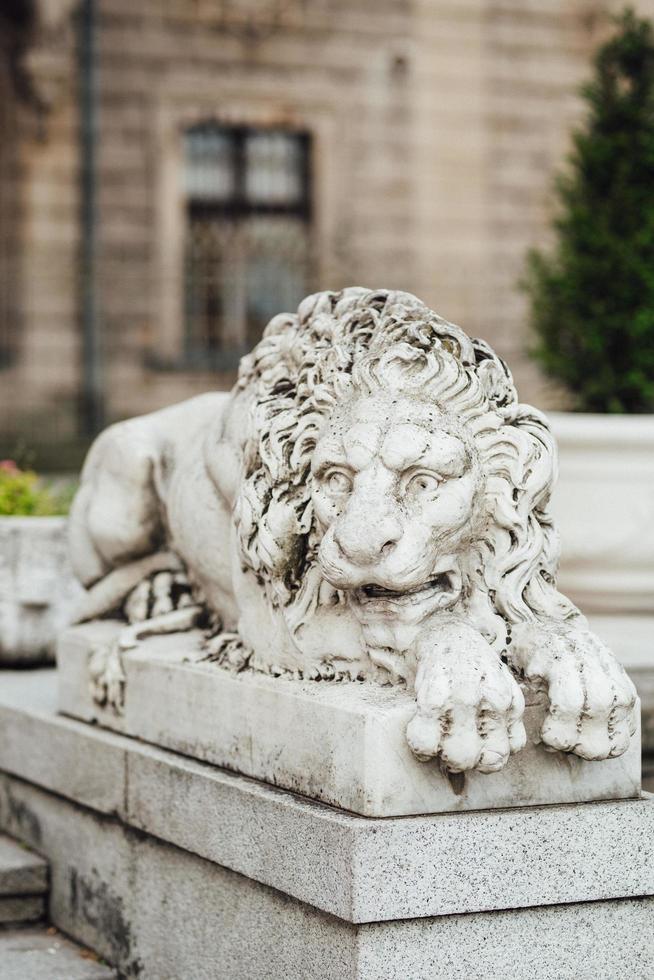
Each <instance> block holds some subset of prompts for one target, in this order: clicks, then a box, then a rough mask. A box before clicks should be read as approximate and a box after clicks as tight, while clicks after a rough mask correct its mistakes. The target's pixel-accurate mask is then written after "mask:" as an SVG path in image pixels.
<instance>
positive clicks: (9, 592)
mask: <svg viewBox="0 0 654 980" xmlns="http://www.w3.org/2000/svg"><path fill="white" fill-rule="evenodd" d="M66 522H67V519H66V518H65V517H0V667H23V666H32V665H35V664H39V663H47V662H50V661H53V660H54V645H55V640H56V637H57V634H58V633H59V632H60V631H61V630H62V629H63V628H64V627H65V626H67V625H68V624H69V623H70V621H71V618H72V614H73V608H74V606H75V603H76V602H77V601H78V599H79V597H80V595H81V592H82V589H81V587H80V586H79V584H78V583H77V581H76V580H75V578H74V576H73V572H72V569H71V567H70V563H69V560H68V541H67V532H66Z"/></svg>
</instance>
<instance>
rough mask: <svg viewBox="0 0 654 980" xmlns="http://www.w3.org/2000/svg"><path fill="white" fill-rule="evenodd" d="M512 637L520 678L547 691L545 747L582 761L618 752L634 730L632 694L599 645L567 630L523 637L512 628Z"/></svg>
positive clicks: (587, 636) (615, 664)
mask: <svg viewBox="0 0 654 980" xmlns="http://www.w3.org/2000/svg"><path fill="white" fill-rule="evenodd" d="M523 632H524V631H523ZM515 641H517V644H518V646H517V650H516V653H518V654H519V658H520V666H521V668H522V670H523V671H524V673H525V676H526V677H527V678H528V679H529V680H540V681H542V682H544V684H545V687H546V689H547V694H548V697H549V709H548V712H547V715H546V717H545V721H544V723H543V728H542V731H541V738H542V740H543V742H544V743H545V745H547V746H549V747H550V748H551V749H557V750H559V751H560V752H573V753H574V754H575V755H578V756H581V758H582V759H588V760H599V759H608V758H612V757H614V756H618V755H622V753H623V752H625V751H626V750H627V748H628V747H629V740H630V737H631V736H632V735H633V733H634V732H635V730H636V725H637V717H636V711H635V705H636V698H637V695H636V689H635V687H634V685H633V684H632V682H631V680H630V679H629V677H628V676H627V674H626V673H625V671H624V669H623V667H622V666H621V665H620V664H619V663H618V661H617V660H616V659H615V657H614V656H613V655H612V654H611V652H610V651H609V650H608V649H607V648H606V647H605V646H604V644H603V643H602V642H601V641H600V640H599V639H598V638H597V637H596V636H594V635H593V634H592V633H590V632H588V631H587V630H575V629H572V628H569V629H565V628H560V629H558V630H551V631H550V630H547V631H544V632H543V631H541V632H540V633H538V634H534V633H533V631H531V632H530V633H529V634H528V636H527V637H526V638H525V637H523V635H522V634H521V632H520V631H518V633H517V636H515V637H514V642H515Z"/></svg>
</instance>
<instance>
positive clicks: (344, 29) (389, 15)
mask: <svg viewBox="0 0 654 980" xmlns="http://www.w3.org/2000/svg"><path fill="white" fill-rule="evenodd" d="M71 6H72V4H71V3H70V2H68V0H67V2H62V3H59V4H54V5H52V4H44V3H41V4H40V5H38V7H39V13H38V16H37V18H36V22H35V25H33V26H32V28H31V29H30V32H29V36H28V38H27V40H28V42H29V43H28V45H27V51H26V52H25V53H23V54H22V55H21V70H22V71H23V73H24V76H25V78H26V79H27V81H28V82H29V85H30V86H31V93H32V94H31V96H30V97H29V98H28V97H26V96H25V94H24V93H23V94H21V93H17V92H14V91H13V90H11V91H10V89H8V88H7V85H6V84H5V83H4V82H2V84H0V103H2V104H3V106H4V108H3V110H2V118H3V119H8V118H9V115H11V116H12V118H14V117H16V118H17V119H18V122H17V124H16V125H17V127H18V129H17V130H16V129H15V132H17V135H18V138H17V139H16V154H15V156H16V160H17V161H18V163H16V160H14V162H13V163H9V164H8V163H7V162H6V158H7V154H4V155H3V156H2V160H0V183H2V186H3V188H4V190H3V193H4V195H5V198H6V196H7V187H8V186H12V187H13V186H14V185H11V184H10V180H14V184H15V185H16V192H15V198H16V201H17V202H18V203H19V204H20V225H19V228H18V239H19V241H20V247H19V248H18V249H17V254H18V260H19V263H20V268H19V272H18V273H17V272H15V267H12V270H13V271H10V272H7V271H4V278H5V280H6V279H7V276H9V277H10V279H11V285H12V289H13V293H14V297H15V299H14V302H15V303H16V304H17V307H18V309H19V313H20V316H19V317H18V319H16V317H13V318H12V319H11V323H12V325H13V326H12V329H13V336H12V346H13V348H14V353H15V358H14V364H13V367H10V368H4V369H2V372H3V373H2V375H1V376H0V415H1V416H2V418H3V422H2V432H1V433H0V436H4V438H1V439H0V441H2V445H3V449H5V450H6V448H7V447H9V448H11V444H12V440H13V441H15V436H16V434H21V435H22V436H23V437H24V439H25V440H26V442H28V443H30V444H36V443H39V442H50V441H52V440H55V441H57V440H58V441H61V440H66V439H68V440H70V439H72V438H74V436H75V433H76V412H77V407H76V406H77V398H78V395H79V389H80V366H79V365H80V344H79V336H80V326H79V313H78V292H79V282H78V278H77V269H78V266H77V259H78V249H79V190H78V180H79V138H78V129H79V119H78V110H77V84H78V69H77V61H76V49H75V43H74V35H73V22H72V19H71V18H72V15H71V13H70V9H71ZM98 6H99V77H100V134H101V142H100V147H99V159H98V176H99V186H100V191H99V218H100V225H99V227H100V252H99V254H100V266H99V307H100V310H101V314H102V330H103V336H104V355H105V384H106V388H107V391H108V392H109V398H108V415H109V416H110V418H116V417H121V416H126V415H129V414H132V413H134V412H141V411H144V410H148V409H150V408H156V407H158V406H161V405H163V404H166V403H169V402H171V401H174V400H177V399H180V398H184V397H186V396H188V395H191V394H193V393H195V392H198V391H202V390H206V389H207V388H215V387H226V386H228V385H229V384H230V382H231V377H230V376H227V375H224V376H220V375H217V374H216V373H210V372H192V373H191V372H188V371H184V370H181V369H180V370H167V371H161V370H155V369H153V368H152V366H151V360H152V354H162V353H163V354H164V355H166V359H167V360H168V362H169V363H173V364H174V362H175V353H176V351H178V349H179V346H180V343H181V329H182V328H181V251H180V250H181V236H182V230H183V201H182V200H181V199H180V192H179V172H180V134H181V132H182V130H183V129H184V127H185V126H187V125H188V124H189V123H190V122H193V121H197V120H199V119H203V118H209V117H211V118H216V119H218V120H225V121H229V122H236V123H245V124H251V125H266V124H284V125H290V126H297V127H300V128H305V129H308V130H309V131H310V132H311V133H312V136H313V141H314V157H313V171H314V175H313V177H314V179H313V203H314V218H313V221H314V247H315V256H316V258H315V274H314V278H315V285H316V287H320V288H326V287H330V288H340V287H342V286H344V285H347V284H351V283H352V282H363V283H367V284H369V285H383V286H393V287H398V288H404V289H408V290H411V291H414V292H416V293H418V294H419V295H420V296H421V297H422V298H423V299H424V300H425V301H426V302H427V303H429V304H431V305H433V306H434V307H435V308H436V309H438V310H439V311H440V312H442V313H443V314H444V315H445V316H447V317H449V318H450V319H453V320H454V321H459V322H461V323H462V324H463V326H464V327H465V329H466V330H467V331H468V332H469V333H472V334H475V333H477V334H481V335H483V336H486V337H488V339H489V340H490V341H491V343H493V345H494V346H495V347H496V348H497V349H498V350H499V352H500V353H501V354H502V355H503V356H505V357H506V359H507V360H509V362H510V363H511V365H512V367H513V368H514V371H515V373H516V376H517V380H518V382H519V384H520V386H521V393H522V396H523V398H525V399H526V400H531V401H534V402H535V403H536V404H540V405H541V406H544V407H548V406H551V405H553V404H559V403H560V396H559V395H558V394H557V393H556V392H554V391H552V390H550V389H548V388H547V387H546V386H545V385H544V384H543V382H542V381H541V379H540V378H539V377H538V375H537V372H536V370H535V368H534V367H533V366H532V365H531V364H530V363H529V362H528V360H527V358H526V356H525V353H524V351H525V347H526V344H527V339H526V327H525V322H526V315H525V314H526V305H525V301H524V298H523V297H521V296H520V295H519V293H518V292H517V290H516V282H517V280H518V279H519V277H520V274H521V271H522V268H523V262H524V253H525V250H526V249H527V248H528V247H529V246H530V245H532V244H534V243H537V242H542V241H543V240H545V239H546V234H547V218H548V215H549V214H550V213H551V205H552V201H551V184H552V175H553V172H554V171H555V170H556V169H557V167H559V166H560V164H561V161H562V159H563V157H564V154H565V151H566V146H567V140H568V133H569V128H570V125H571V124H572V123H573V122H574V121H575V120H576V119H578V118H579V112H580V103H579V100H578V98H577V95H576V92H577V89H578V85H579V83H580V81H581V80H582V79H583V78H584V77H585V76H586V75H587V72H588V65H589V56H590V53H591V51H592V49H593V48H594V47H595V45H596V44H597V43H598V42H599V41H600V39H601V38H602V36H603V34H604V32H605V31H606V27H607V13H608V11H609V10H610V9H617V8H618V7H619V6H620V5H619V4H615V3H603V2H599V0H598V2H591V0H574V2H570V0H547V2H546V3H543V2H539V3H536V2H535V0H456V2H454V0H449V2H445V0H439V2H434V0H412V2H409V0H379V2H378V3H376V4H375V8H374V16H371V14H370V6H369V4H367V3H365V2H364V0H350V2H345V0H312V2H306V3H304V2H301V0H291V2H288V3H285V4H279V3H274V2H272V0H271V2H268V3H264V4H258V5H256V7H255V6H254V5H252V4H250V3H247V2H245V0H238V2H237V0H232V2H228V0H223V2H221V3H217V2H212V3H196V2H191V0H166V2H162V0H142V2H141V3H139V4H135V3H133V2H132V0H99V4H98ZM638 6H639V7H640V9H641V10H642V12H644V13H649V14H654V0H642V2H641V3H640V4H639V5H638ZM12 114H13V115H12ZM6 125H8V124H6V123H3V127H4V126H6ZM16 173H19V180H18V182H17V183H16ZM12 174H13V176H11V175H12ZM10 194H11V195H12V196H13V195H14V192H13V191H11V192H10ZM7 268H8V267H7V266H6V263H5V270H6V269H7Z"/></svg>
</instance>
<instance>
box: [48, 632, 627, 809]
mask: <svg viewBox="0 0 654 980" xmlns="http://www.w3.org/2000/svg"><path fill="white" fill-rule="evenodd" d="M119 630H120V624H117V623H114V622H111V621H101V622H95V623H89V624H86V625H84V626H78V627H74V628H72V629H71V630H69V631H67V632H66V634H64V636H63V637H62V639H61V641H60V644H59V653H58V660H59V671H58V677H59V690H60V695H59V707H60V709H61V710H62V711H63V712H65V713H66V714H68V715H72V716H73V717H77V718H80V719H83V720H85V721H97V722H98V723H99V724H100V725H103V726H105V727H108V728H112V729H116V730H117V731H122V732H125V733H126V734H128V735H131V736H134V737H136V738H140V739H143V740H145V741H148V742H152V743H154V744H157V745H160V746H163V747H164V748H170V749H174V750H175V751H176V752H182V753H184V754H185V755H189V756H192V757H194V758H197V759H201V760H204V761H207V762H213V763H215V764H216V765H220V766H225V767H226V768H228V769H233V770H236V771H237V772H241V773H244V774H245V775H248V776H254V777H256V778H258V779H263V780H265V781H267V782H269V783H273V784H274V785H279V786H283V787H285V788H286V789H291V790H294V791H296V792H298V793H302V794H303V795H305V796H310V797H312V798H314V799H318V800H322V801H323V802H325V803H330V804H332V805H333V806H338V807H341V808H343V809H346V810H352V811H354V812H356V813H361V814H365V815H367V816H397V815H404V814H415V813H439V812H447V811H457V810H479V809H486V808H497V807H518V806H529V805H534V804H536V805H537V804H543V803H567V802H579V801H583V800H598V799H619V798H627V797H635V796H638V794H639V790H640V755H639V752H640V746H639V741H638V739H637V738H634V739H633V740H632V743H631V745H630V747H629V749H628V751H627V752H626V753H625V754H624V755H623V756H620V757H619V758H617V759H609V760H605V761H602V762H593V763H590V762H586V761H584V760H582V759H580V758H578V757H576V756H572V755H562V754H560V753H552V752H546V751H545V750H544V748H543V746H542V745H536V744H534V740H535V739H536V737H537V732H538V730H539V728H540V725H541V724H542V721H543V716H544V713H545V709H544V705H543V703H542V698H541V699H540V702H539V700H538V699H537V698H535V699H534V703H533V704H532V705H531V706H528V707H527V710H526V715H525V719H526V725H527V730H528V731H529V733H530V736H531V738H530V740H529V741H528V744H527V747H526V748H525V749H524V750H523V751H522V752H521V753H518V754H517V755H516V756H512V758H511V759H510V761H509V763H508V764H507V766H506V767H505V768H504V769H503V770H502V771H501V772H496V773H488V774H484V773H476V772H473V773H467V774H465V775H463V774H462V775H460V776H458V777H454V778H452V777H449V778H448V776H447V774H446V773H444V772H443V770H442V769H441V767H440V766H439V764H438V762H437V761H435V760H431V761H428V762H419V761H418V760H417V759H416V758H415V756H414V755H413V753H412V752H411V751H410V750H409V747H408V746H407V744H406V740H405V737H404V733H405V730H406V726H407V724H408V723H409V721H410V719H411V717H412V715H413V713H414V710H415V707H414V701H413V697H412V696H411V695H410V694H408V693H407V692H406V691H405V690H403V689H398V688H393V687H387V688H382V687H378V686H377V685H364V684H345V685H344V684H335V683H331V684H330V683H321V684H317V683H311V682H300V681H290V680H285V679H284V678H271V677H266V676H264V675H258V674H251V673H242V674H239V675H233V674H231V673H229V672H227V671H224V670H220V669H219V668H217V667H216V666H215V665H214V664H210V663H209V664H198V663H192V662H187V661H190V660H191V661H192V660H196V659H197V657H198V653H199V649H200V635H199V634H198V633H197V632H196V633H187V634H175V635H172V636H161V637H151V638H149V639H147V640H145V641H144V642H143V643H141V644H140V645H139V647H138V648H137V649H136V650H133V651H128V652H126V653H125V654H124V656H123V667H124V671H125V677H126V683H125V710H124V713H123V714H121V715H117V714H116V713H115V712H113V711H111V710H110V709H101V708H98V707H97V706H96V705H95V704H94V702H93V699H92V697H91V694H90V691H91V683H90V678H89V669H88V663H89V658H90V657H91V655H92V651H93V650H94V649H95V648H96V647H97V646H98V644H102V643H110V642H111V640H112V639H113V638H114V637H115V635H116V633H117V632H118V631H119Z"/></svg>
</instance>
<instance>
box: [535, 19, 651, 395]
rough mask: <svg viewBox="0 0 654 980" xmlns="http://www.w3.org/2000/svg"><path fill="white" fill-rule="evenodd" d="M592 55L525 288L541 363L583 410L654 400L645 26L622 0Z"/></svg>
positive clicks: (648, 38)
mask: <svg viewBox="0 0 654 980" xmlns="http://www.w3.org/2000/svg"><path fill="white" fill-rule="evenodd" d="M617 24H618V29H617V32H616V34H615V35H614V36H613V37H612V38H611V39H610V40H609V41H608V42H607V43H606V44H604V45H603V46H602V47H601V48H600V49H599V50H598V52H597V54H596V56H595V59H594V75H593V78H592V80H591V81H590V83H589V84H588V85H586V86H585V87H584V89H583V90H582V91H583V96H584V98H585V100H586V102H587V105H588V108H589V112H588V117H587V120H586V123H585V125H584V126H583V128H581V129H580V130H578V131H577V132H575V133H574V135H573V150H572V153H571V155H570V157H569V167H568V170H567V172H566V173H565V174H564V175H563V176H561V177H560V178H559V180H558V183H557V196H558V201H559V205H560V207H559V214H558V217H557V218H556V220H555V221H554V231H555V233H556V244H555V246H554V249H553V250H552V252H551V253H550V254H545V253H543V252H540V251H535V250H534V251H532V252H531V253H530V255H529V258H528V273H527V277H526V280H525V288H526V290H527V292H528V293H529V295H530V299H531V321H532V326H533V328H534V330H535V333H536V336H537V338H538V342H537V346H536V348H535V350H534V352H533V353H534V356H535V357H536V358H537V360H538V361H539V362H540V364H541V365H542V366H543V368H544V370H545V372H546V373H547V374H548V375H550V376H551V377H553V378H556V379H557V380H559V381H561V382H563V383H564V385H566V387H567V388H568V389H569V390H570V391H571V393H572V394H573V396H574V398H575V404H576V407H577V408H578V409H579V410H581V411H589V412H648V411H650V412H651V411H654V31H653V29H652V25H651V23H650V22H649V21H647V20H642V19H640V18H637V17H636V16H635V14H634V13H633V11H631V10H627V11H625V13H623V14H622V16H621V17H620V18H619V19H618V21H617Z"/></svg>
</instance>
